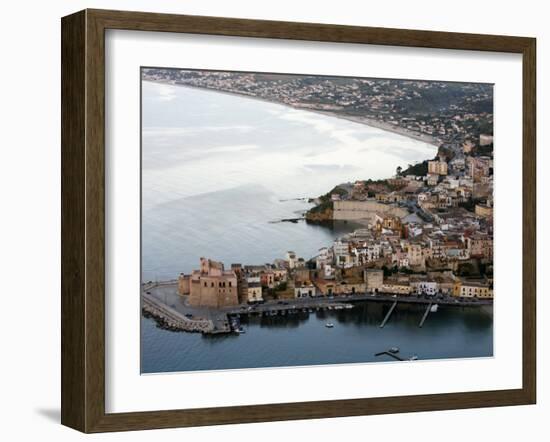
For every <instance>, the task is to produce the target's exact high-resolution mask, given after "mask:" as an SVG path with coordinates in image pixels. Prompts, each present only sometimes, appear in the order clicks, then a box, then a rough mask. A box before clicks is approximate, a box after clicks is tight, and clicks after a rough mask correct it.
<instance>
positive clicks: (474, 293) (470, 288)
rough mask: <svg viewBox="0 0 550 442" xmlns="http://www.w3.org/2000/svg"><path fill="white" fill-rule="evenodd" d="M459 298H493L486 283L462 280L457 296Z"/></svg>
mask: <svg viewBox="0 0 550 442" xmlns="http://www.w3.org/2000/svg"><path fill="white" fill-rule="evenodd" d="M458 296H460V297H461V298H484V299H492V298H493V289H492V288H491V287H490V285H489V283H488V282H486V281H477V280H475V281H472V280H462V282H461V284H460V291H459V295H458Z"/></svg>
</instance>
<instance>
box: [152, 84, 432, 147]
mask: <svg viewBox="0 0 550 442" xmlns="http://www.w3.org/2000/svg"><path fill="white" fill-rule="evenodd" d="M142 81H147V82H149V83H160V84H166V85H170V86H179V87H187V88H189V89H197V90H201V91H208V92H217V93H220V94H226V95H230V96H234V97H241V98H249V99H251V100H257V101H262V102H264V103H271V104H277V105H279V106H284V107H286V108H289V109H293V110H298V111H304V112H312V113H316V114H319V115H324V116H328V117H333V118H339V119H342V120H346V121H349V122H352V123H356V124H361V125H363V126H368V127H372V128H374V129H379V130H382V131H385V132H390V133H393V134H395V135H400V136H402V137H406V138H409V139H412V140H414V141H419V142H422V143H426V144H429V145H431V146H434V147H435V148H437V149H439V147H440V145H441V144H442V143H441V142H440V141H439V140H437V138H434V137H433V136H431V135H425V136H423V135H421V134H419V133H416V132H414V131H411V130H409V129H406V128H403V127H399V126H397V127H393V125H391V124H389V123H385V122H381V121H377V120H373V119H372V118H368V117H359V116H352V115H347V114H342V113H339V112H338V111H334V110H326V111H325V110H322V109H309V108H305V107H298V106H292V105H290V104H287V103H282V102H280V101H273V100H268V99H267V98H262V97H258V96H255V95H248V94H245V93H242V92H232V91H225V90H220V89H215V88H211V87H204V86H194V85H190V84H182V83H174V82H173V81H172V80H148V79H142ZM435 155H437V150H436V152H435Z"/></svg>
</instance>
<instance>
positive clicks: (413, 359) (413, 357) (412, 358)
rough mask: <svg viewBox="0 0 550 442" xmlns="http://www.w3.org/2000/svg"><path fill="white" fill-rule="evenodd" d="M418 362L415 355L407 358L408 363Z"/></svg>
mask: <svg viewBox="0 0 550 442" xmlns="http://www.w3.org/2000/svg"><path fill="white" fill-rule="evenodd" d="M417 360H418V356H416V355H412V356H411V357H410V358H409V361H417Z"/></svg>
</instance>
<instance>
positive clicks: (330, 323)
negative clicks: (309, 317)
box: [325, 322, 334, 328]
mask: <svg viewBox="0 0 550 442" xmlns="http://www.w3.org/2000/svg"><path fill="white" fill-rule="evenodd" d="M325 327H326V328H332V327H334V324H333V323H332V322H327V323H326V324H325Z"/></svg>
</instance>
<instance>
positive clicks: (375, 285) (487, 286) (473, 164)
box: [178, 140, 493, 307]
mask: <svg viewBox="0 0 550 442" xmlns="http://www.w3.org/2000/svg"><path fill="white" fill-rule="evenodd" d="M480 141H481V140H480ZM485 141H487V140H485ZM471 149H472V144H471V143H464V145H463V150H462V152H460V155H456V154H455V155H454V157H453V158H452V159H451V160H449V161H448V160H447V159H446V158H445V156H443V155H440V156H439V157H437V158H436V159H435V160H433V161H430V162H428V173H427V174H426V175H425V176H416V175H410V176H401V175H400V174H397V175H396V176H395V177H393V178H391V179H388V180H384V181H381V182H380V181H378V182H364V181H361V182H356V183H354V184H347V186H348V187H347V189H345V190H346V191H345V192H337V193H333V194H332V195H331V197H332V199H333V217H334V218H333V219H334V220H354V221H359V222H361V224H362V225H363V226H364V227H362V228H359V229H356V230H355V231H354V232H352V233H349V234H347V235H345V236H343V237H341V238H339V239H337V240H335V241H334V242H333V244H332V245H331V246H329V247H324V248H322V249H320V250H319V252H318V254H317V256H315V257H313V258H309V259H304V258H302V257H299V256H298V255H297V254H296V253H294V252H292V251H289V252H287V254H286V257H285V259H278V260H276V261H275V262H273V263H271V264H264V265H241V264H232V265H231V267H230V268H229V269H225V268H224V265H223V263H220V262H216V261H212V260H210V259H206V258H201V259H200V268H199V269H198V270H195V271H193V272H192V273H191V274H190V275H183V274H182V275H180V277H179V287H178V288H179V293H180V294H182V295H189V303H190V304H191V305H195V306H207V307H224V306H233V305H239V304H243V303H247V302H248V303H255V302H263V301H265V300H275V299H293V298H304V297H316V296H338V295H354V294H365V293H370V294H377V293H384V294H392V295H398V296H411V295H425V296H438V295H439V296H457V297H464V298H492V297H493V281H492V265H493V201H492V195H493V192H492V190H493V171H492V158H490V157H485V156H474V155H472V154H471ZM474 202H475V203H474ZM468 203H470V204H471V207H468V208H467V205H468Z"/></svg>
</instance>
